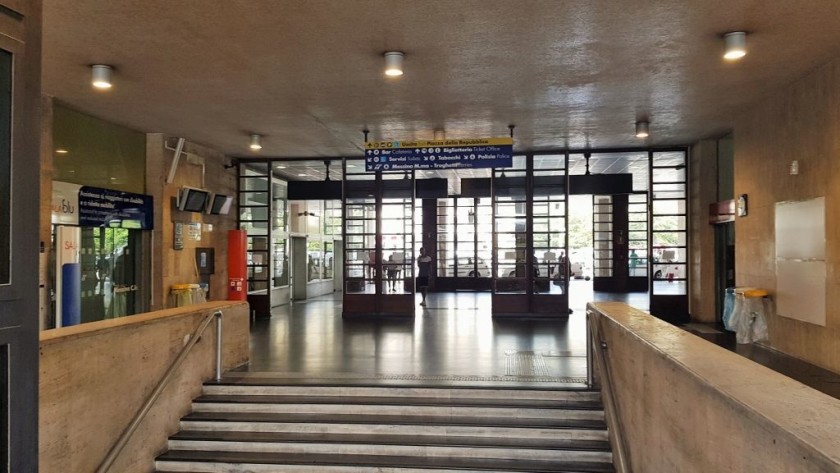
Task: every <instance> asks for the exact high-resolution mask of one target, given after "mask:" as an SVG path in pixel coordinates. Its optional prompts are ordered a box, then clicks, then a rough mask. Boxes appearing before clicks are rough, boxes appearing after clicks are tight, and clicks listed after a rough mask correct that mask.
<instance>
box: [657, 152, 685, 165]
mask: <svg viewBox="0 0 840 473" xmlns="http://www.w3.org/2000/svg"><path fill="white" fill-rule="evenodd" d="M653 165H654V166H655V167H656V166H684V165H685V152H684V151H657V152H654V153H653Z"/></svg>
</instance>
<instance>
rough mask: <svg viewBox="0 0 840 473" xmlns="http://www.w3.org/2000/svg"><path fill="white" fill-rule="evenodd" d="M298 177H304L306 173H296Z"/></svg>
mask: <svg viewBox="0 0 840 473" xmlns="http://www.w3.org/2000/svg"><path fill="white" fill-rule="evenodd" d="M298 177H306V174H302V173H301V174H298Z"/></svg>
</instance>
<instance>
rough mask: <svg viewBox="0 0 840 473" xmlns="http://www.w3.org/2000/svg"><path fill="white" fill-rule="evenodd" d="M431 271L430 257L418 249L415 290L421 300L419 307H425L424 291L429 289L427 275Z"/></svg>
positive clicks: (423, 250)
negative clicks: (421, 297) (420, 296)
mask: <svg viewBox="0 0 840 473" xmlns="http://www.w3.org/2000/svg"><path fill="white" fill-rule="evenodd" d="M431 270H432V257H431V256H429V255H427V254H426V249H425V248H420V256H418V257H417V290H418V291H419V292H420V295H422V296H423V299H422V300H421V301H420V305H422V306H425V305H426V291H427V289H428V288H429V274H430V273H431Z"/></svg>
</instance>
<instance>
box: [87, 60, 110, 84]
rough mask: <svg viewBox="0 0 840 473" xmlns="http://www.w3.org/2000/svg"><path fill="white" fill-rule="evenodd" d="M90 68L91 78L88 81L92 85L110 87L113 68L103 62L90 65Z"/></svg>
mask: <svg viewBox="0 0 840 473" xmlns="http://www.w3.org/2000/svg"><path fill="white" fill-rule="evenodd" d="M90 69H91V80H90V83H91V84H93V86H94V87H96V88H97V89H110V88H111V86H112V84H111V79H112V78H113V76H114V68H113V67H111V66H107V65H105V64H94V65H92V66H90Z"/></svg>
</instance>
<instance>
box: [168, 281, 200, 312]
mask: <svg viewBox="0 0 840 473" xmlns="http://www.w3.org/2000/svg"><path fill="white" fill-rule="evenodd" d="M201 302H206V297H205V296H204V290H203V289H202V288H201V286H200V285H198V284H173V285H172V288H170V290H169V307H184V306H187V305H190V304H198V303H201Z"/></svg>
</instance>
